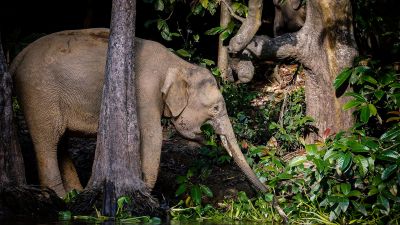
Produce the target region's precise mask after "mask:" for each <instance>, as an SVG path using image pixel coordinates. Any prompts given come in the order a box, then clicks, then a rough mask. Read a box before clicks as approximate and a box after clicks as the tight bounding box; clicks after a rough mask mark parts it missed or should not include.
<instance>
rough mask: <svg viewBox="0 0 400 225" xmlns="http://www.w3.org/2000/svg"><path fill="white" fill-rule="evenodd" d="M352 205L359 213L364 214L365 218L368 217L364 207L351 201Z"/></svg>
mask: <svg viewBox="0 0 400 225" xmlns="http://www.w3.org/2000/svg"><path fill="white" fill-rule="evenodd" d="M351 203H352V204H353V206H354V208H355V209H356V210H357V211H359V212H360V213H361V214H363V215H364V216H367V215H368V213H367V210H366V209H365V207H364V205H362V204H360V203H358V202H356V201H351Z"/></svg>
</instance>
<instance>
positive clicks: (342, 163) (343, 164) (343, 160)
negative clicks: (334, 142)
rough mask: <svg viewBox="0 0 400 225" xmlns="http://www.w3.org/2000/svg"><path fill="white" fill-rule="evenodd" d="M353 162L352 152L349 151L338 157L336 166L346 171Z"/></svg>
mask: <svg viewBox="0 0 400 225" xmlns="http://www.w3.org/2000/svg"><path fill="white" fill-rule="evenodd" d="M350 163H351V154H350V153H349V152H347V153H346V154H342V155H341V156H340V157H339V158H338V159H337V164H336V166H337V167H338V168H339V169H340V171H342V172H343V171H345V170H346V169H347V167H348V166H349V165H350Z"/></svg>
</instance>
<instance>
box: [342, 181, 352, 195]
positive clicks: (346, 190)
mask: <svg viewBox="0 0 400 225" xmlns="http://www.w3.org/2000/svg"><path fill="white" fill-rule="evenodd" d="M340 190H341V191H342V193H343V194H344V195H348V194H349V193H350V191H351V185H350V184H348V183H343V184H340Z"/></svg>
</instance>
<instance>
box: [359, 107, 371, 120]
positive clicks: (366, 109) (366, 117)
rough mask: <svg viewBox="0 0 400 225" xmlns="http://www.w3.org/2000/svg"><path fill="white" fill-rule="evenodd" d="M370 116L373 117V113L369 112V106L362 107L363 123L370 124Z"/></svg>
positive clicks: (361, 116) (361, 118) (361, 117)
mask: <svg viewBox="0 0 400 225" xmlns="http://www.w3.org/2000/svg"><path fill="white" fill-rule="evenodd" d="M370 116H371V113H370V111H369V107H368V105H365V106H363V107H361V112H360V120H361V122H363V123H366V122H368V120H369V117H370Z"/></svg>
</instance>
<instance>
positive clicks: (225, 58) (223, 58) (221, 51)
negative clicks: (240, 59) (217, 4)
mask: <svg viewBox="0 0 400 225" xmlns="http://www.w3.org/2000/svg"><path fill="white" fill-rule="evenodd" d="M226 4H231V1H230V0H227V1H226ZM230 21H231V14H230V12H229V10H228V7H227V6H226V5H225V4H222V3H221V14H220V22H219V25H220V26H221V27H224V28H225V27H227V26H228V24H229V22H230ZM218 68H219V70H220V71H221V77H222V79H223V80H224V81H228V80H229V81H234V80H233V77H232V71H229V54H228V47H227V46H224V41H223V40H222V34H220V35H219V41H218Z"/></svg>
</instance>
